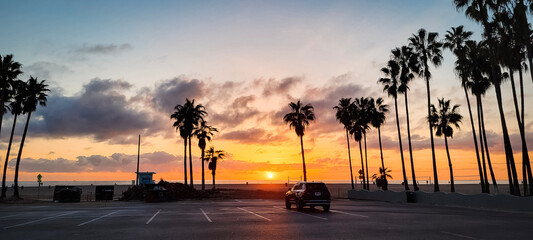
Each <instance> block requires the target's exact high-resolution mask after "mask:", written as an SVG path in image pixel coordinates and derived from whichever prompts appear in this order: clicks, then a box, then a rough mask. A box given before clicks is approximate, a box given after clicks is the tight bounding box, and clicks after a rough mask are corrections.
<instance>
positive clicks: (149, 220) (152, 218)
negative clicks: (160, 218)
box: [146, 209, 161, 224]
mask: <svg viewBox="0 0 533 240" xmlns="http://www.w3.org/2000/svg"><path fill="white" fill-rule="evenodd" d="M159 212H161V209H159V211H157V212H156V213H155V214H154V216H152V217H151V218H150V219H148V222H146V224H150V222H151V221H152V220H154V218H155V216H157V214H159Z"/></svg>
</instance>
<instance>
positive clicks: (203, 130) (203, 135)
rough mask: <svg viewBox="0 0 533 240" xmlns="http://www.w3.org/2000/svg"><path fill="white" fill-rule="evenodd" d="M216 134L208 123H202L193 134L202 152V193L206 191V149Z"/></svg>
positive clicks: (215, 130) (214, 129)
mask: <svg viewBox="0 0 533 240" xmlns="http://www.w3.org/2000/svg"><path fill="white" fill-rule="evenodd" d="M215 132H218V130H217V129H216V128H214V127H211V126H209V125H207V121H201V122H200V125H198V128H196V129H195V130H194V132H193V135H194V136H196V138H197V139H198V147H199V148H200V150H201V151H202V157H201V158H200V159H201V161H202V191H203V190H205V170H204V161H205V147H206V144H207V142H209V141H211V138H212V137H213V136H214V135H215Z"/></svg>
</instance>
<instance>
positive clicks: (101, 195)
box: [94, 185, 115, 201]
mask: <svg viewBox="0 0 533 240" xmlns="http://www.w3.org/2000/svg"><path fill="white" fill-rule="evenodd" d="M114 191H115V186H113V185H107V186H96V189H95V191H94V198H95V200H96V201H111V200H113V195H114V193H115V192H114Z"/></svg>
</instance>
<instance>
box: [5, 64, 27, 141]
mask: <svg viewBox="0 0 533 240" xmlns="http://www.w3.org/2000/svg"><path fill="white" fill-rule="evenodd" d="M21 68H22V66H21V65H20V63H18V62H15V61H13V55H12V54H8V55H5V56H4V57H2V55H0V106H4V105H5V104H4V102H5V101H6V95H7V93H8V91H9V89H10V88H11V83H12V82H13V81H14V80H15V79H17V77H18V75H20V74H21V73H22V71H21V70H20V69H21ZM4 113H5V109H4V108H3V107H0V133H1V131H2V120H3V119H4Z"/></svg>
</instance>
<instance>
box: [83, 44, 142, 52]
mask: <svg viewBox="0 0 533 240" xmlns="http://www.w3.org/2000/svg"><path fill="white" fill-rule="evenodd" d="M132 48H133V47H132V46H131V44H129V43H123V44H120V45H116V44H96V45H90V44H84V45H83V46H81V47H78V48H75V49H74V50H73V52H77V53H87V54H114V53H119V52H123V51H127V50H131V49H132Z"/></svg>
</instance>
